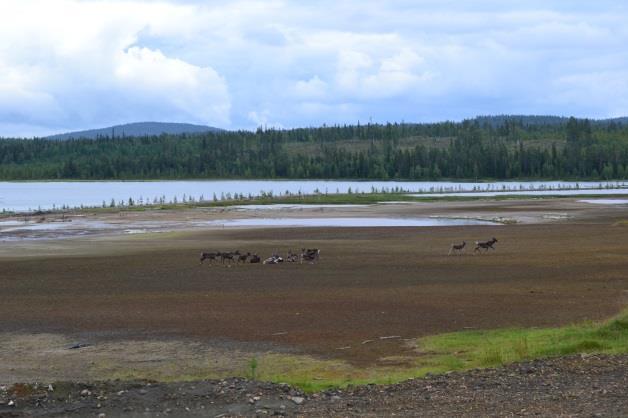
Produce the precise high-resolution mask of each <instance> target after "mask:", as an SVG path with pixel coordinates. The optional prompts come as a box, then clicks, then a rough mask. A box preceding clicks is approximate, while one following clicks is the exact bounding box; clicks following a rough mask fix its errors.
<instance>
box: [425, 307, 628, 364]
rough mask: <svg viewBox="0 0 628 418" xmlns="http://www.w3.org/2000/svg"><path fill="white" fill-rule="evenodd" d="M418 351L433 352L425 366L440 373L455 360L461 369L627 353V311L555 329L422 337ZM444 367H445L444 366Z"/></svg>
mask: <svg viewBox="0 0 628 418" xmlns="http://www.w3.org/2000/svg"><path fill="white" fill-rule="evenodd" d="M417 348H418V349H419V350H420V351H426V352H429V353H434V354H431V355H428V356H427V358H426V359H425V360H424V364H423V366H424V367H435V368H436V369H440V370H443V369H444V368H446V367H450V366H451V360H450V359H449V358H450V357H451V356H454V357H455V358H457V359H458V360H459V361H460V363H459V365H460V366H461V367H455V368H453V369H454V370H463V369H469V368H475V367H486V366H499V365H503V364H507V363H512V362H517V361H521V360H527V359H532V358H540V357H552V356H562V355H569V354H577V353H609V354H619V353H628V311H625V312H623V313H622V314H620V315H619V316H617V317H615V318H613V319H611V320H608V321H603V322H591V321H588V322H583V323H579V324H573V325H568V326H564V327H557V328H541V329H535V328H533V329H522V328H520V329H500V330H491V331H465V332H456V333H450V334H443V335H435V336H431V337H426V338H421V339H419V340H418V341H417ZM445 364H447V366H446V367H443V366H444V365H445Z"/></svg>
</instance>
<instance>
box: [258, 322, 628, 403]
mask: <svg viewBox="0 0 628 418" xmlns="http://www.w3.org/2000/svg"><path fill="white" fill-rule="evenodd" d="M415 347H416V350H417V356H416V357H414V358H412V359H411V361H412V365H411V366H407V367H403V368H386V367H379V368H372V369H366V370H360V369H358V368H353V367H350V366H347V365H344V366H341V365H339V364H334V362H331V361H329V362H327V361H321V364H319V365H318V366H317V365H316V364H314V363H307V362H306V363H301V364H299V363H297V364H295V363H291V365H290V369H291V371H289V372H286V373H280V374H275V375H269V374H266V373H264V372H265V370H268V369H273V368H275V369H276V367H277V366H280V365H279V364H267V365H265V364H264V360H265V359H259V361H258V363H256V368H257V369H258V370H256V371H257V375H256V377H257V378H259V379H263V380H273V381H277V382H287V383H291V384H293V385H296V386H299V387H300V388H302V389H303V390H305V391H307V392H315V391H319V390H323V389H327V388H331V387H346V386H348V385H360V384H368V383H377V384H390V383H396V382H400V381H402V380H405V379H409V378H415V377H423V376H425V375H426V374H428V373H432V374H439V373H445V372H448V371H463V370H469V369H474V368H484V367H496V366H501V365H504V364H509V363H514V362H518V361H524V360H531V359H537V358H544V357H553V356H563V355H569V354H579V353H607V354H621V353H628V310H626V311H624V312H623V313H622V314H620V315H618V316H617V317H615V318H613V319H611V320H608V321H603V322H592V321H587V322H582V323H579V324H573V325H568V326H563V327H557V328H538V329H537V328H529V329H524V328H514V329H499V330H489V331H463V332H454V333H448V334H441V335H435V336H430V337H424V338H419V339H417V340H416V342H415ZM266 360H269V361H270V362H271V363H275V361H277V362H279V361H283V360H285V359H281V358H274V359H273V358H268V359H266ZM273 360H274V361H273ZM326 363H328V364H326ZM325 366H327V367H325ZM280 368H282V367H280ZM282 369H283V368H282Z"/></svg>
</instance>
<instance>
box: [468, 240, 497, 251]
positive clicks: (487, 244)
mask: <svg viewBox="0 0 628 418" xmlns="http://www.w3.org/2000/svg"><path fill="white" fill-rule="evenodd" d="M496 242H497V238H495V237H493V238H491V239H489V240H488V241H475V249H474V250H473V252H476V251H480V248H484V249H485V250H486V251H488V250H489V248H490V249H492V250H494V249H495V247H493V244H495V243H496Z"/></svg>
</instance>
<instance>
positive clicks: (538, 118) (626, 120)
mask: <svg viewBox="0 0 628 418" xmlns="http://www.w3.org/2000/svg"><path fill="white" fill-rule="evenodd" d="M474 120H477V121H478V122H479V123H480V124H482V125H483V124H485V123H486V124H488V125H490V126H492V127H497V126H501V125H503V124H504V122H506V121H515V122H521V123H522V124H523V125H527V126H539V125H546V126H547V125H549V126H557V125H564V124H566V123H567V122H568V121H569V118H568V117H564V116H546V115H496V116H478V117H476V118H475V119H474ZM589 120H590V121H591V123H592V124H594V125H599V126H607V125H610V124H611V123H615V124H617V125H628V117H621V118H611V119H589Z"/></svg>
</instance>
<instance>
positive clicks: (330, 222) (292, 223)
mask: <svg viewBox="0 0 628 418" xmlns="http://www.w3.org/2000/svg"><path fill="white" fill-rule="evenodd" d="M206 224H207V225H216V226H224V227H339V228H344V227H346V228H350V227H399V226H460V225H498V224H497V223H495V222H490V221H484V220H478V219H446V218H383V217H382V218H273V219H268V218H266V219H260V218H250V219H230V220H226V219H225V220H216V221H209V222H207V223H206Z"/></svg>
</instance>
